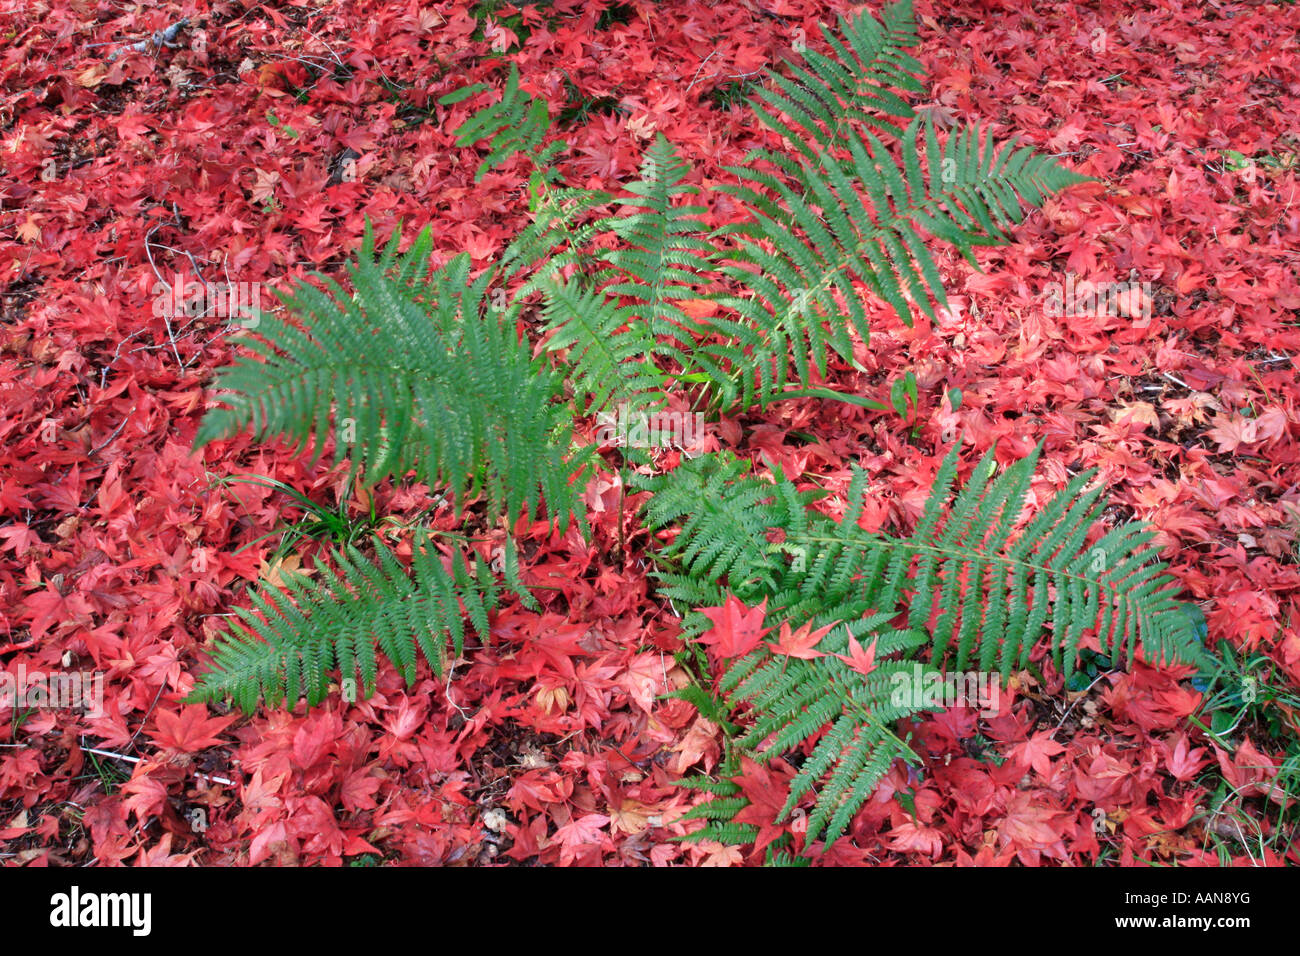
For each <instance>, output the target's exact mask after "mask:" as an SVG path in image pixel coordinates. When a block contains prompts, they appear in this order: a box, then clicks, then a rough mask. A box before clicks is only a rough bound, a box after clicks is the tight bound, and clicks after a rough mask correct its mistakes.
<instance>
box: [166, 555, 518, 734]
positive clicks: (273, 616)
mask: <svg viewBox="0 0 1300 956" xmlns="http://www.w3.org/2000/svg"><path fill="white" fill-rule="evenodd" d="M377 550H378V557H377V559H375V560H370V559H368V558H366V557H365V556H364V555H363V554H362V553H361V552H360V551H359V550H358V549H357V548H356V547H353V546H351V545H349V546H348V547H347V548H346V549H345V550H341V551H340V550H331V551H330V552H329V554H330V559H331V560H330V562H329V564H328V565H325V566H323V567H320V568H318V574H319V576H318V578H317V580H316V581H315V582H313V581H312V580H311V579H310V578H308V577H307V576H306V575H304V574H303V573H301V572H282V574H281V577H282V579H283V581H284V589H283V590H281V589H278V588H274V587H269V586H262V587H260V588H258V589H257V590H255V591H254V592H253V594H252V601H253V610H248V609H245V608H236V610H235V613H236V615H237V616H238V618H239V623H237V624H235V625H234V626H233V627H231V629H230V631H229V632H228V633H227V634H226V635H225V636H224V637H223V638H222V639H220V640H219V642H218V643H217V645H216V647H215V648H214V649H213V650H212V652H211V653H212V667H211V668H210V669H209V670H207V671H206V672H205V673H204V674H203V675H202V676H201V677H200V679H199V680H198V682H197V683H196V684H195V686H194V689H193V692H192V693H191V694H190V696H189V698H188V702H190V703H198V702H212V701H216V700H220V699H223V698H227V697H230V698H233V699H234V701H235V703H236V704H238V705H239V706H240V707H241V708H243V709H244V711H246V712H249V713H251V712H252V711H253V710H254V708H255V707H256V706H257V702H258V700H259V699H264V700H265V701H266V703H267V705H268V706H270V707H276V706H279V704H280V703H281V702H288V703H289V704H291V705H292V704H293V703H295V702H296V701H297V700H298V699H299V698H300V697H302V696H303V695H304V694H305V696H306V698H307V703H308V704H309V705H315V704H318V703H320V702H321V701H322V700H324V698H325V695H326V693H327V691H328V689H329V686H328V674H329V673H330V671H332V670H333V669H334V668H335V667H336V666H337V668H338V669H339V672H340V677H341V679H342V680H344V681H351V680H355V677H356V676H357V675H358V674H359V675H360V678H361V695H360V696H362V697H369V696H370V695H371V694H372V693H373V692H374V687H375V676H376V672H377V667H378V662H377V652H379V653H382V654H383V655H384V656H385V657H387V658H388V660H390V661H391V662H392V663H393V664H394V665H395V666H396V667H397V669H398V671H399V672H400V673H401V674H402V676H403V677H404V678H405V679H406V683H407V686H408V687H409V686H411V685H412V684H414V682H415V677H416V670H415V667H416V648H418V649H419V652H420V654H421V655H422V656H423V657H424V659H425V660H426V661H427V662H428V663H429V666H430V667H431V668H432V669H433V672H434V673H435V674H437V675H439V676H441V675H442V674H443V672H444V671H445V670H446V661H447V660H448V658H449V656H450V659H451V660H455V659H456V658H458V657H460V656H461V654H462V652H463V650H464V643H465V624H464V620H465V619H468V620H469V623H470V626H471V627H472V628H473V630H474V632H475V633H476V634H477V635H479V636H480V637H486V636H487V634H488V612H489V611H490V610H492V608H494V607H495V606H496V604H497V602H498V600H499V597H500V588H499V586H498V585H497V583H496V581H495V579H494V577H493V575H492V572H491V570H490V569H489V567H488V565H487V563H486V562H484V561H483V559H482V558H480V557H479V556H478V555H475V556H474V561H473V566H472V568H471V566H470V565H469V563H467V561H466V559H465V556H464V555H463V554H462V553H461V552H460V551H458V550H455V549H453V550H452V551H451V553H450V556H449V557H448V558H446V559H444V558H443V556H442V555H441V554H440V553H439V552H438V551H437V550H436V549H435V548H434V547H433V546H432V545H431V543H430V542H429V540H428V537H427V535H418V536H417V538H416V541H415V547H414V556H413V558H412V565H411V568H410V570H409V571H408V570H407V569H406V568H405V567H403V566H402V564H401V562H400V561H399V560H398V559H397V557H396V556H395V555H394V554H393V553H392V552H391V551H389V550H388V549H386V548H384V547H383V546H382V545H381V546H379V547H378V549H377ZM503 557H504V561H503V572H504V575H505V580H506V584H507V587H509V588H510V589H511V590H513V591H514V592H515V593H516V594H517V595H518V596H519V597H520V599H521V600H523V601H524V603H525V604H528V605H529V606H535V604H534V602H533V599H532V596H531V595H530V594H529V593H528V592H527V590H526V589H525V588H524V587H523V585H522V583H521V582H520V580H519V573H518V561H517V557H516V556H515V553H514V548H513V546H510V547H507V548H506V549H505V552H504V555H503ZM448 639H449V640H450V643H451V648H450V655H449V654H448V648H447V641H448Z"/></svg>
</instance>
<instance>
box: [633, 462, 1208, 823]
mask: <svg viewBox="0 0 1300 956" xmlns="http://www.w3.org/2000/svg"><path fill="white" fill-rule="evenodd" d="M1040 451H1041V447H1040V449H1036V450H1035V451H1034V452H1033V453H1032V454H1031V455H1029V456H1028V457H1026V458H1024V459H1022V460H1020V461H1018V462H1016V463H1014V464H1012V465H1011V466H1009V467H1008V468H1006V469H1005V470H1004V472H1003V473H1002V474H1001V475H999V476H997V477H996V478H994V472H995V470H996V459H995V457H994V453H993V452H992V451H990V452H989V453H988V455H986V456H985V458H984V459H983V460H982V461H981V462H980V464H979V465H978V466H976V468H975V470H974V472H973V474H972V476H971V479H970V481H969V482H967V484H966V486H965V487H964V488H963V489H962V490H961V491H960V492H958V493H957V494H956V495H955V496H954V495H953V494H952V486H953V482H954V479H955V477H956V473H957V463H958V459H957V452H956V451H955V450H954V451H953V452H952V453H951V454H949V455H948V456H947V457H946V458H945V460H944V461H943V463H942V465H941V466H940V469H939V472H938V475H937V476H936V479H935V482H934V485H933V490H932V493H931V496H930V498H929V500H928V501H927V502H926V504H925V507H924V509H923V512H922V516H921V520H920V521H919V523H918V525H917V528H916V530H915V532H914V534H913V535H912V536H910V537H907V538H896V537H889V536H885V535H880V534H874V533H870V532H867V531H864V530H863V529H861V528H860V527H858V517H859V515H860V514H861V510H862V507H863V499H864V495H865V492H866V477H865V475H864V473H863V472H861V471H858V470H855V471H854V474H853V478H852V480H851V482H850V487H849V506H848V508H847V510H846V512H845V514H844V516H843V518H842V520H841V521H839V522H836V521H834V520H832V519H830V518H829V517H828V516H826V515H824V514H822V513H820V512H818V511H809V510H807V507H806V506H807V505H808V504H810V503H811V501H812V500H813V499H815V497H816V493H815V492H813V493H810V492H800V491H798V490H797V489H796V488H795V486H794V485H793V484H792V483H791V482H789V481H785V480H781V481H778V482H776V484H769V483H767V482H763V481H759V480H758V479H756V478H754V477H753V476H751V475H748V474H746V468H745V466H744V465H743V463H739V462H736V461H734V460H731V459H729V458H727V457H724V456H721V455H712V456H701V457H700V458H697V459H696V460H694V461H691V462H687V463H684V464H683V465H681V466H679V467H678V468H677V469H676V470H675V471H674V472H672V473H670V474H668V475H664V476H661V477H659V478H649V479H644V478H643V479H640V480H639V486H640V487H643V488H646V489H647V490H651V491H653V492H655V494H654V495H653V497H651V498H650V500H649V502H648V503H647V505H646V506H645V517H646V523H647V525H648V526H649V527H650V528H651V529H652V530H659V529H662V528H665V527H667V526H669V525H677V526H679V527H680V528H681V530H680V532H679V533H678V535H677V537H676V538H675V539H673V540H672V541H671V542H670V543H669V544H667V545H665V546H664V547H663V549H662V550H661V552H660V554H659V560H660V561H661V563H664V564H666V565H668V569H667V570H663V571H661V572H659V573H658V577H659V579H660V582H661V590H663V592H664V593H665V594H667V595H669V596H672V597H674V598H676V599H682V600H684V601H686V602H687V603H688V604H689V605H691V606H692V607H693V608H699V607H713V606H719V605H721V604H722V603H723V601H724V599H725V596H726V594H727V593H728V592H730V593H732V594H735V595H736V596H737V597H738V598H740V599H741V600H742V601H743V602H744V603H746V604H748V605H749V606H751V607H752V606H755V605H758V604H760V603H762V602H763V601H766V602H767V609H766V613H765V618H764V626H768V627H771V626H775V625H778V624H781V623H783V622H797V623H800V624H802V623H804V622H809V621H811V622H812V625H813V626H814V627H819V628H820V627H823V626H825V625H827V624H834V623H837V622H842V623H843V625H844V626H843V627H835V628H833V629H832V630H831V631H830V632H829V633H828V634H827V635H826V636H825V637H823V638H822V640H821V642H820V643H819V644H818V646H817V650H818V651H820V652H821V653H822V655H824V656H821V657H817V658H814V659H812V660H800V659H793V658H789V657H785V656H776V655H774V654H773V653H772V651H771V650H770V649H769V647H767V646H766V645H765V646H763V647H760V648H759V649H758V650H755V651H753V652H752V653H750V654H749V655H747V656H746V657H743V658H739V659H737V660H735V661H732V662H731V663H730V665H729V666H728V668H727V670H726V672H725V673H724V674H723V676H722V678H721V679H720V681H719V684H718V689H719V691H720V692H721V693H722V694H724V695H725V696H726V698H727V700H728V702H729V703H730V705H731V706H732V708H733V709H734V708H738V707H744V708H745V709H746V710H747V711H748V713H749V715H750V719H751V723H750V725H749V727H748V729H747V730H746V731H745V732H744V733H743V734H742V735H741V736H740V738H739V739H738V740H737V741H736V744H737V746H738V747H740V748H742V749H748V750H751V751H753V752H754V753H755V754H756V756H757V759H759V760H766V759H770V758H771V757H773V756H776V755H778V754H782V753H785V752H788V751H789V750H792V749H795V748H798V747H800V746H802V745H804V744H805V743H808V742H813V741H815V743H813V746H812V750H811V753H810V754H809V756H808V757H807V759H806V760H805V761H804V762H803V765H802V766H801V768H800V771H799V773H798V775H797V776H796V777H795V779H794V780H793V781H792V784H791V791H790V797H789V800H788V802H787V804H786V807H785V812H787V813H788V812H789V811H791V810H792V809H793V808H794V807H795V806H796V805H797V804H798V803H799V802H800V801H801V800H802V799H803V798H804V797H805V796H807V795H808V794H809V793H811V792H812V791H813V789H814V788H817V796H816V800H815V805H814V810H813V812H812V813H811V814H810V816H809V820H808V840H809V841H812V840H814V839H816V837H817V836H818V835H820V834H823V833H824V834H825V836H826V839H827V841H828V842H829V841H832V840H834V839H835V838H836V837H837V836H838V835H839V834H840V833H841V832H842V831H843V829H844V828H845V827H846V826H847V825H848V823H849V821H850V820H851V819H852V817H853V814H854V813H855V812H856V811H857V809H858V808H859V807H861V805H862V803H863V801H864V800H866V798H867V797H868V796H869V795H870V793H871V791H872V789H873V788H874V787H875V785H876V783H877V782H878V781H879V779H880V778H881V776H882V775H883V774H884V773H886V772H887V771H888V768H889V766H890V764H891V763H892V762H893V760H895V759H897V758H899V757H905V758H906V757H908V756H909V754H910V751H908V749H907V747H906V745H905V744H904V743H903V742H902V741H901V740H900V739H899V738H898V737H897V736H895V735H894V734H893V732H892V731H891V730H890V726H891V725H892V724H893V723H895V722H896V721H898V720H900V719H903V718H906V717H909V716H912V715H914V714H915V713H917V712H919V711H920V710H923V709H927V708H929V707H931V706H932V705H930V704H928V703H926V702H925V701H924V700H923V699H918V696H917V695H916V694H912V695H911V696H907V695H903V696H902V697H899V696H898V695H896V694H895V693H894V691H895V689H896V688H895V687H894V684H895V682H897V681H899V680H900V679H902V678H904V677H905V678H908V679H909V680H912V676H911V675H912V674H913V671H911V670H909V669H918V668H922V665H921V664H920V663H918V662H916V661H915V660H912V658H914V656H915V654H916V652H917V650H918V649H919V648H920V647H921V646H923V645H924V644H925V643H930V645H931V649H932V655H931V661H932V663H931V664H929V665H924V670H923V676H924V677H925V679H927V680H928V679H929V677H930V675H936V676H937V675H939V673H940V672H939V671H938V670H937V669H935V668H937V667H938V665H939V664H940V663H941V662H943V661H945V660H947V661H949V662H950V666H951V667H952V668H953V669H954V670H958V671H960V670H963V669H965V668H966V667H968V666H971V665H974V664H976V663H978V664H979V666H980V668H981V669H982V670H983V671H985V672H988V671H990V670H991V669H992V668H993V666H994V665H995V664H997V665H1000V669H1001V675H1002V678H1003V680H1004V681H1005V680H1006V679H1007V678H1008V677H1009V676H1010V672H1011V670H1012V668H1013V667H1015V666H1023V664H1024V662H1025V660H1026V659H1027V657H1028V654H1029V651H1030V649H1031V648H1032V647H1033V646H1034V644H1035V643H1036V642H1037V640H1038V639H1039V637H1040V636H1042V635H1043V634H1044V632H1045V631H1046V632H1047V633H1049V635H1050V641H1051V648H1052V652H1053V654H1054V655H1055V657H1056V660H1057V663H1058V665H1059V666H1062V667H1063V668H1064V669H1065V671H1066V673H1067V674H1068V673H1069V672H1070V671H1071V669H1072V668H1073V666H1074V662H1075V658H1076V657H1077V654H1078V649H1079V642H1080V640H1081V638H1082V636H1083V634H1084V633H1085V632H1086V631H1088V630H1095V631H1096V633H1097V634H1098V639H1099V642H1100V644H1101V646H1102V648H1103V649H1106V650H1107V651H1108V652H1110V653H1112V654H1115V655H1118V653H1119V652H1120V649H1121V648H1122V647H1124V646H1125V645H1127V647H1128V649H1129V654H1130V660H1131V658H1132V653H1133V649H1134V648H1135V647H1136V646H1141V647H1142V649H1143V652H1144V654H1146V655H1147V656H1148V657H1149V658H1150V659H1152V660H1161V661H1173V660H1177V661H1183V662H1188V663H1192V662H1203V660H1204V657H1205V653H1206V652H1205V651H1204V649H1203V648H1202V647H1201V646H1200V639H1199V634H1198V632H1197V629H1196V622H1195V615H1189V614H1187V613H1186V606H1185V605H1184V604H1182V603H1181V602H1179V601H1178V600H1177V599H1176V597H1175V594H1176V590H1175V587H1174V582H1173V581H1172V580H1171V579H1170V578H1169V577H1168V576H1166V575H1164V574H1162V573H1161V571H1162V570H1163V569H1164V567H1165V565H1163V564H1160V563H1153V561H1152V559H1153V558H1154V557H1155V552H1154V551H1153V550H1151V549H1149V548H1146V547H1145V544H1146V542H1147V541H1149V539H1150V538H1151V533H1150V532H1147V531H1143V530H1142V529H1141V527H1140V525H1137V524H1128V525H1124V526H1121V527H1118V528H1115V529H1113V530H1111V531H1110V532H1108V533H1107V534H1105V535H1103V536H1102V537H1101V538H1100V539H1098V540H1097V541H1096V542H1095V543H1094V544H1092V545H1091V546H1090V545H1088V543H1087V537H1088V535H1089V533H1090V531H1091V529H1092V528H1093V526H1094V525H1095V524H1096V523H1097V521H1098V519H1099V518H1100V516H1101V507H1100V505H1099V504H1098V499H1099V496H1100V493H1101V489H1100V488H1099V487H1094V488H1092V489H1090V490H1089V489H1088V487H1087V486H1088V483H1089V482H1090V481H1091V479H1092V477H1093V473H1091V472H1088V473H1084V474H1081V475H1079V476H1078V477H1076V478H1075V479H1073V480H1072V481H1071V482H1070V483H1069V485H1067V487H1066V488H1065V489H1064V490H1063V491H1062V492H1061V493H1060V494H1059V495H1057V496H1055V497H1054V498H1053V499H1051V500H1050V501H1049V502H1048V503H1047V504H1046V505H1045V506H1044V507H1043V508H1042V510H1041V511H1040V512H1039V513H1038V515H1037V516H1035V517H1034V518H1033V520H1031V521H1030V522H1029V523H1028V524H1027V525H1025V526H1024V527H1023V528H1021V527H1020V522H1021V518H1022V512H1023V510H1024V504H1025V498H1026V495H1027V493H1028V490H1029V484H1030V481H1031V479H1032V478H1033V472H1034V467H1035V465H1036V463H1037V460H1038V455H1039V453H1040ZM710 459H712V460H710ZM773 535H779V536H781V538H782V543H781V551H782V552H783V555H784V556H789V555H791V554H793V555H795V556H796V557H797V560H794V561H788V562H787V561H778V560H773V558H772V556H771V554H770V551H769V550H768V548H767V547H765V546H766V545H768V544H769V542H770V539H771V537H772V536H773ZM900 614H905V615H906V626H905V627H897V626H896V625H895V621H896V620H897V618H898V616H899V615H900ZM1049 624H1050V631H1047V628H1048V625H1049ZM709 626H711V625H710V623H709V621H708V619H707V618H705V617H704V616H703V615H702V614H699V613H698V611H696V610H693V611H692V613H691V614H689V615H688V616H687V618H686V619H685V620H684V621H683V630H684V631H685V632H686V633H688V634H692V633H693V634H699V633H701V632H703V631H704V630H705V629H707V628H708V627H709ZM927 634H928V636H929V640H928V641H927V639H926V635H927ZM850 638H853V639H855V640H857V641H858V642H859V643H860V644H863V645H866V644H867V643H871V644H874V646H875V653H876V655H877V664H876V667H875V670H873V671H871V672H870V673H869V674H867V675H865V676H864V675H863V674H862V673H860V672H859V671H858V670H855V669H854V668H852V667H850V666H849V665H848V664H847V663H845V661H844V660H842V659H841V657H840V656H837V655H847V652H848V649H849V640H850ZM894 656H901V658H902V659H900V660H885V659H884V658H889V657H894ZM701 812H703V811H701ZM710 812H713V811H710Z"/></svg>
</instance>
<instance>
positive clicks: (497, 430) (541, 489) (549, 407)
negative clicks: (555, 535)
mask: <svg viewBox="0 0 1300 956" xmlns="http://www.w3.org/2000/svg"><path fill="white" fill-rule="evenodd" d="M429 247H430V239H429V235H428V231H427V230H426V231H425V233H424V234H422V235H421V236H420V238H419V239H418V240H417V241H416V243H415V244H414V246H413V248H412V251H411V252H409V253H408V254H407V255H405V256H403V257H396V255H395V242H394V243H390V244H389V248H388V249H387V250H386V251H385V253H384V254H383V255H381V256H380V257H379V258H378V261H374V260H373V258H372V256H373V244H372V241H371V240H370V239H369V237H368V238H367V242H366V245H365V247H364V248H363V250H362V254H361V257H360V258H359V260H358V262H357V263H356V264H355V265H353V266H351V267H350V268H349V275H350V277H351V281H352V285H353V287H354V288H355V290H356V291H355V293H354V294H351V295H349V294H348V293H346V292H344V290H343V289H342V288H340V287H339V286H338V285H337V284H336V283H334V282H333V281H332V280H329V279H325V278H323V277H322V280H321V281H322V283H323V284H324V286H325V289H324V290H322V289H318V288H316V287H314V286H312V285H309V284H306V283H303V284H300V285H299V286H298V287H297V288H296V289H294V290H293V291H291V292H290V293H288V294H285V295H281V296H280V298H281V299H282V301H283V302H284V304H285V306H286V307H287V309H288V310H289V313H290V314H291V315H292V316H296V317H300V318H301V319H302V320H303V322H304V323H305V324H306V328H299V327H298V326H297V325H296V324H293V323H292V322H290V321H288V320H287V319H279V318H275V317H272V316H265V317H263V320H262V321H261V322H260V323H259V327H258V335H259V336H260V338H256V339H253V338H250V339H247V340H245V342H244V345H245V347H246V349H247V351H248V352H250V353H252V354H251V355H243V356H241V357H240V358H238V359H237V360H236V362H235V364H234V365H232V366H230V367H227V368H225V369H223V370H222V371H221V373H220V374H219V376H218V379H217V382H216V387H217V389H218V390H219V394H218V398H219V399H220V401H221V402H222V407H219V408H216V409H213V410H212V411H210V412H209V413H208V414H207V415H206V416H205V418H204V420H203V423H202V425H201V427H200V429H199V432H198V435H197V437H196V439H195V446H196V447H201V446H203V445H204V444H206V443H208V442H210V441H213V440H215V439H218V438H224V437H226V436H228V435H231V434H233V433H235V432H237V431H239V430H241V429H245V428H247V429H249V430H251V431H252V432H253V434H254V435H255V436H256V437H257V438H258V439H260V440H266V439H268V438H271V437H273V436H279V437H283V438H287V439H289V440H290V441H292V442H294V443H296V444H297V445H299V446H311V447H314V449H315V453H316V455H318V456H319V455H320V454H321V452H322V450H323V448H324V445H325V443H326V441H327V439H329V438H333V439H334V457H335V461H336V462H341V461H342V460H343V459H344V458H345V457H350V458H351V461H352V468H353V470H354V471H356V470H357V469H359V468H361V467H362V466H363V465H364V468H365V480H366V481H367V483H371V484H373V483H374V482H377V481H379V480H381V479H383V478H385V477H395V478H396V477H402V476H404V475H406V474H408V473H413V474H414V475H415V476H416V477H417V478H418V479H420V480H422V481H426V482H428V483H429V484H431V485H446V486H448V487H449V488H450V490H451V491H453V492H454V493H455V494H456V496H457V507H458V508H459V507H461V506H462V505H463V502H464V500H465V499H466V498H468V497H471V496H473V495H475V494H478V493H482V494H484V495H485V496H486V498H487V500H488V503H489V505H490V506H491V507H493V508H496V509H498V510H500V511H503V512H504V513H506V514H508V515H509V516H511V517H514V516H517V515H518V513H519V511H520V509H523V510H524V511H525V513H526V514H527V515H529V516H532V515H533V514H535V513H538V512H539V511H540V508H541V502H542V500H543V499H545V502H546V505H547V507H548V508H549V510H550V513H551V514H552V515H553V516H556V517H558V519H559V521H560V524H561V526H567V523H568V521H569V517H570V515H571V514H576V515H578V516H579V518H580V519H581V518H582V515H583V509H582V502H581V498H580V492H581V488H582V483H581V481H580V480H577V478H580V473H581V472H582V471H583V470H584V468H585V465H586V462H587V454H588V452H587V451H586V450H583V451H574V450H573V449H571V447H570V445H571V423H570V420H569V417H568V415H567V413H566V411H565V409H564V406H563V405H562V404H561V403H560V402H558V401H557V400H556V399H557V398H558V397H559V396H560V395H561V394H562V391H563V378H562V376H560V375H559V374H558V373H557V372H555V371H552V370H550V369H548V368H546V367H545V366H543V365H542V363H541V362H540V361H538V360H535V359H534V358H533V357H532V354H531V348H530V346H529V344H528V343H527V341H523V340H520V339H519V338H518V337H517V336H516V334H515V330H514V327H513V324H511V323H506V322H502V321H500V320H499V318H498V317H497V316H496V315H494V314H492V313H491V311H490V310H485V309H484V307H483V301H482V298H483V290H484V287H485V285H486V283H487V281H488V279H489V277H488V276H486V275H485V276H481V277H480V278H479V279H478V280H475V281H473V282H471V281H470V278H469V268H470V263H469V257H468V256H467V255H460V256H457V257H455V258H454V259H452V260H451V261H450V262H449V263H448V264H447V265H445V266H443V267H442V268H441V269H439V270H437V271H436V272H434V273H433V275H432V276H431V277H430V278H428V279H425V278H423V276H424V275H425V274H426V273H427V271H428V263H427V258H426V257H427V253H428V250H429Z"/></svg>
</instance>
